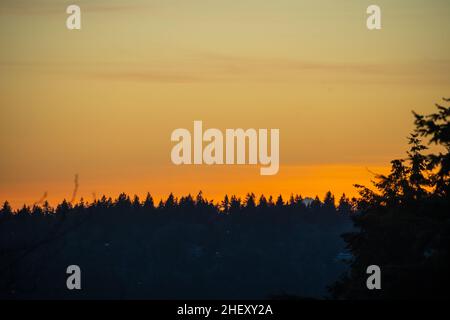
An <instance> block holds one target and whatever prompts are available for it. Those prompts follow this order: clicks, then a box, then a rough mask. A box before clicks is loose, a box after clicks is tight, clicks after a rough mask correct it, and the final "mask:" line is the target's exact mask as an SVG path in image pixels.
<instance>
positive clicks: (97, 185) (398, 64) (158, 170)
mask: <svg viewBox="0 0 450 320" xmlns="http://www.w3.org/2000/svg"><path fill="white" fill-rule="evenodd" d="M72 3H76V4H78V5H80V7H81V10H82V30H80V31H69V30H67V29H66V27H65V19H66V17H67V14H66V13H65V9H66V7H67V5H69V4H72ZM372 3H376V4H378V5H380V7H381V9H382V24H383V29H382V30H380V31H369V30H367V29H366V27H365V18H366V14H365V9H366V7H367V6H368V5H369V4H372ZM449 14H450V3H449V2H448V1H446V0H442V1H440V0H434V1H418V0H414V1H413V0H409V1H406V0H399V1H357V0H352V1H335V0H328V1H325V0H321V1H300V0H295V1H294V0H278V1H260V0H259V1H257V0H240V1H211V0H210V1H206V0H203V1H199V0H197V1H195V0H192V1H187V0H183V1H181V0H178V1H176V0H166V1H143V0H142V1H138V0H128V1H125V0H116V1H113V0H105V1H101V0H90V1H73V2H72V1H56V0H54V1H51V0H45V1H24V0H14V1H13V0H4V1H1V2H0V43H1V51H0V147H1V150H2V152H1V157H0V201H3V200H6V199H8V200H10V201H11V202H12V203H13V205H15V206H17V205H19V204H22V203H23V202H26V203H33V202H34V201H36V200H37V199H39V198H40V197H41V195H42V193H43V192H44V191H47V192H48V195H49V199H50V200H52V201H56V200H60V199H61V198H63V197H66V198H70V195H71V192H72V188H73V182H72V181H73V176H74V174H75V173H78V174H79V177H80V179H79V180H80V190H79V196H84V197H85V198H86V199H91V198H92V193H95V194H96V195H101V194H103V193H106V194H108V195H113V196H115V195H117V193H118V192H121V191H126V192H128V193H131V194H134V193H137V194H143V193H144V192H146V191H151V192H152V193H154V194H155V195H157V196H163V195H166V194H167V193H169V192H170V191H174V192H175V193H177V194H178V195H182V194H184V193H187V192H191V193H196V192H197V191H198V190H200V189H201V190H203V191H204V193H205V194H206V195H207V196H210V197H215V198H216V197H218V195H222V194H224V193H228V194H231V193H238V194H243V193H245V192H246V191H254V192H255V193H261V192H264V193H272V194H274V195H275V194H278V193H282V194H284V195H288V194H290V193H291V192H293V193H302V194H303V195H304V196H314V195H315V194H316V193H318V194H319V195H320V196H322V195H323V194H324V193H325V192H326V191H327V190H332V191H333V192H335V193H337V194H338V193H341V192H346V193H348V194H354V189H353V187H352V184H353V183H368V181H369V179H370V178H371V175H370V173H369V171H368V170H367V169H366V168H369V169H370V170H372V171H377V170H378V171H383V170H386V166H387V165H388V164H389V160H391V159H393V158H396V157H400V156H403V151H404V150H405V148H406V136H407V135H408V133H409V131H410V130H411V128H412V116H411V112H410V111H411V110H412V109H414V110H416V111H417V112H422V113H427V112H431V111H432V110H433V107H434V105H433V103H434V102H437V101H438V99H440V97H442V96H445V95H448V89H449V87H450V72H449V71H450V59H449V52H450V41H449V40H450V39H449V38H450V36H449V32H448V30H450V19H448V17H449ZM194 120H202V121H203V124H204V126H205V127H206V128H219V129H225V128H239V127H242V128H279V129H280V165H281V168H280V172H279V174H278V175H276V176H273V177H261V176H260V175H259V170H258V169H257V168H256V167H233V166H213V167H188V166H181V167H175V166H173V165H172V164H171V161H170V150H171V147H172V145H173V144H172V143H171V142H170V133H171V132H172V131H173V130H174V129H176V128H183V127H184V128H188V129H191V128H192V122H193V121H194Z"/></svg>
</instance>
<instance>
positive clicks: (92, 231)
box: [0, 99, 450, 300]
mask: <svg viewBox="0 0 450 320" xmlns="http://www.w3.org/2000/svg"><path fill="white" fill-rule="evenodd" d="M448 102H449V100H448V99H444V103H448ZM413 115H414V124H415V129H414V131H413V132H412V133H411V135H410V136H409V138H408V142H409V150H408V151H407V153H406V157H405V158H404V159H396V160H393V161H392V162H391V172H390V173H389V174H388V175H375V176H374V180H373V186H372V187H367V186H361V185H355V187H356V188H358V190H359V197H356V198H353V199H348V198H347V197H346V196H345V195H342V196H341V197H339V199H335V196H334V195H333V194H332V193H331V192H328V193H327V194H326V195H325V196H324V198H323V199H320V198H319V197H317V196H316V198H314V199H310V198H303V197H302V196H300V195H292V196H291V197H290V198H289V199H286V200H285V199H283V198H282V197H281V196H278V197H276V199H274V198H272V197H271V196H270V197H268V198H266V197H265V196H264V195H261V196H259V197H256V196H255V194H253V193H249V194H247V196H246V197H245V198H243V199H241V198H238V197H236V196H230V197H229V196H225V197H224V199H223V200H222V201H221V202H220V203H215V202H213V201H208V200H207V199H206V198H204V196H203V194H202V192H199V193H198V194H197V195H196V196H195V197H193V196H191V195H187V196H182V197H180V198H177V197H175V196H174V195H173V194H170V195H169V196H168V197H167V199H165V200H161V201H159V202H158V203H157V204H156V203H154V199H153V198H152V196H151V195H150V194H147V196H146V197H145V199H139V197H137V196H134V197H130V196H128V195H126V194H120V195H119V196H118V197H117V198H115V199H112V198H109V197H105V196H103V197H102V198H100V199H98V200H95V201H93V202H92V203H85V202H84V201H83V200H82V199H80V201H78V202H76V203H75V201H66V200H64V201H62V202H61V203H60V204H58V205H57V206H56V207H55V208H53V207H51V206H50V205H49V204H48V203H47V202H43V203H38V204H35V205H33V206H31V207H28V206H23V207H22V208H20V209H18V210H13V209H12V208H11V207H10V205H9V204H8V202H5V203H4V204H3V206H2V208H1V209H0V298H2V299H96V298H100V299H134V298H138V299H311V298H314V299H339V300H342V299H350V300H354V299H405V298H427V299H430V298H448V297H449V294H448V290H447V288H448V286H449V285H450V275H449V274H448V270H450V268H449V267H450V256H449V246H450V217H449V212H450V210H449V169H450V159H449V151H450V128H449V122H448V118H449V115H450V107H447V106H442V105H440V104H437V105H436V112H435V113H432V114H430V115H419V114H416V113H414V114H413ZM428 145H435V146H433V148H430V149H428ZM436 148H437V149H436ZM431 149H432V150H433V152H431V151H430V150H431ZM435 150H438V151H435ZM69 265H78V266H79V267H80V269H81V272H82V290H68V289H67V287H66V278H67V274H66V268H67V266H69ZM369 265H378V266H379V267H380V269H381V272H382V289H381V290H368V289H367V287H366V278H367V273H366V268H367V267H368V266H369Z"/></svg>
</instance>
